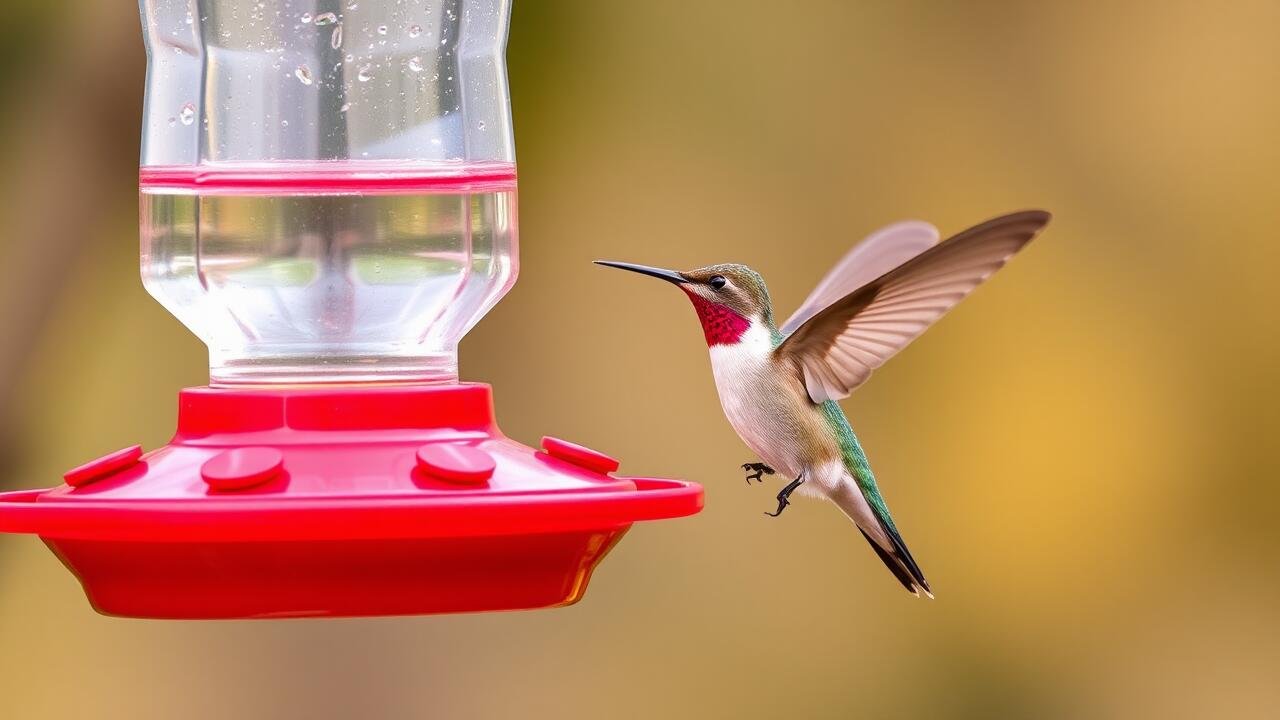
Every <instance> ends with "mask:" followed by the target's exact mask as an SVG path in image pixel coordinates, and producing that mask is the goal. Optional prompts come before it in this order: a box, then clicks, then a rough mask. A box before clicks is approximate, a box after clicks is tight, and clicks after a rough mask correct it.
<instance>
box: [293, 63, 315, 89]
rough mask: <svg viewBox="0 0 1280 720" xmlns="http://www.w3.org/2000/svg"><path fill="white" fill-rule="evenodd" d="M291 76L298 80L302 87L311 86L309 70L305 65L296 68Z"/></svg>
mask: <svg viewBox="0 0 1280 720" xmlns="http://www.w3.org/2000/svg"><path fill="white" fill-rule="evenodd" d="M293 75H294V77H296V78H298V80H299V81H300V82H301V83H302V84H303V85H310V84H311V68H309V67H307V66H306V65H299V66H298V68H297V69H296V70H294V71H293Z"/></svg>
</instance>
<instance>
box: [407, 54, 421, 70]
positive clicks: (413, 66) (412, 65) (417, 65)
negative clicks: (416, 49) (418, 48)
mask: <svg viewBox="0 0 1280 720" xmlns="http://www.w3.org/2000/svg"><path fill="white" fill-rule="evenodd" d="M409 69H410V70H412V71H414V72H416V73H417V72H422V58H420V57H418V56H417V55H414V56H413V57H411V58H409Z"/></svg>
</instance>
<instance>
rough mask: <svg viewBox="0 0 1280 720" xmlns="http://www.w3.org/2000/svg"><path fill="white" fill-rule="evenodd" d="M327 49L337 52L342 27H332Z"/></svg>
mask: <svg viewBox="0 0 1280 720" xmlns="http://www.w3.org/2000/svg"><path fill="white" fill-rule="evenodd" d="M329 47H331V48H333V49H334V50H337V49H338V48H340V47H342V25H341V24H338V25H335V26H333V34H332V35H330V36H329Z"/></svg>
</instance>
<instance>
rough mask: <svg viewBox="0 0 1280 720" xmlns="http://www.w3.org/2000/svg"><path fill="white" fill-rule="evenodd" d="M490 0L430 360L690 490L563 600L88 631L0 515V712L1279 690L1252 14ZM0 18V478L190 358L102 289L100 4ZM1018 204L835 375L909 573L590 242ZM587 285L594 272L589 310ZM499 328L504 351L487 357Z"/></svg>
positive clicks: (1105, 709)
mask: <svg viewBox="0 0 1280 720" xmlns="http://www.w3.org/2000/svg"><path fill="white" fill-rule="evenodd" d="M782 7H783V6H781V5H779V4H778V3H772V2H715V3H712V2H702V3H688V2H677V1H675V0H655V1H651V2H644V3H621V2H619V3H599V2H589V1H587V0H579V1H576V2H570V1H568V0H561V1H558V2H530V1H528V0H520V1H519V2H516V4H515V10H514V16H513V23H512V29H511V42H510V56H509V58H510V71H511V85H512V94H513V99H514V114H515V122H516V139H517V145H518V148H519V160H520V183H521V199H520V200H521V207H520V210H521V215H522V218H521V219H522V223H521V225H522V228H521V231H522V240H523V243H522V248H521V259H522V268H521V277H520V282H519V283H518V285H517V286H516V288H515V290H514V291H512V293H511V294H510V295H509V296H508V297H507V299H506V300H505V301H504V302H502V303H501V304H500V305H499V306H498V307H497V308H496V309H495V310H494V311H493V312H492V313H491V314H490V315H489V316H488V317H487V319H485V320H484V321H482V322H481V323H480V325H479V326H478V327H477V328H476V330H474V331H473V332H472V333H471V334H470V335H469V336H468V337H467V339H466V340H465V341H464V342H463V346H462V372H463V376H464V377H465V378H467V379H472V380H484V381H487V382H491V383H493V384H494V385H495V388H496V397H497V401H498V412H499V417H500V419H501V422H502V424H503V427H504V429H505V430H506V432H507V433H508V434H509V435H511V436H512V437H514V438H517V439H519V440H522V441H525V442H536V441H537V439H538V438H539V437H540V436H541V435H542V434H544V433H549V434H555V435H561V436H564V437H569V438H574V439H576V440H580V441H582V442H584V443H586V444H588V445H591V446H593V447H596V448H599V449H602V450H604V451H607V452H610V453H611V454H614V455H616V456H618V457H621V458H622V459H623V470H624V471H626V472H631V473H637V474H654V475H669V476H678V477H686V478H689V479H693V480H697V481H700V482H702V483H704V484H705V486H706V489H707V507H706V510H705V511H704V512H703V513H702V514H701V515H698V516H696V517H694V518H690V519H686V520H681V521H672V522H667V523H661V524H655V525H648V526H645V525H641V526H637V527H636V528H635V529H634V530H633V531H632V532H631V534H630V536H629V538H628V539H627V541H626V542H623V543H622V544H621V545H620V546H619V547H618V548H617V550H616V551H614V552H613V553H612V555H611V556H610V557H609V558H608V559H607V560H606V561H605V562H604V564H603V565H602V566H601V568H600V570H599V572H598V573H597V574H596V576H595V579H594V580H593V582H592V585H591V589H590V591H589V592H588V594H587V596H586V598H585V600H583V601H582V602H581V603H580V604H578V605H576V606H574V607H570V608H565V609H559V610H552V611H540V612H525V613H508V614H493V615H473V616H455V617H433V618H406V619H379V620H339V621H313V620H298V621H287V622H243V623H241V622H233V623H174V622H163V623H162V622H144V621H132V620H121V619H111V618H105V617H100V616H98V615H96V614H94V613H93V612H92V610H91V609H90V608H89V606H88V604H87V603H86V601H85V600H84V597H83V595H82V593H81V592H80V589H79V587H78V585H77V583H76V581H75V579H74V578H73V577H72V576H71V575H70V574H69V573H67V572H66V571H65V570H64V569H63V568H62V567H60V566H59V564H58V563H57V562H56V561H55V560H54V559H53V558H52V557H51V556H50V555H49V553H48V551H47V550H46V549H45V548H44V547H43V546H42V545H41V544H40V543H39V541H38V540H36V539H33V538H30V537H15V536H4V537H0V715H3V716H5V717H13V718H85V717H95V718H172V717H186V718H226V717H264V718H266V717H269V718H295V717H296V718H328V717H334V718H346V717H370V718H402V717H441V718H492V717H522V718H552V717H556V718H566V717H573V718H576V717H583V718H587V717H638V718H650V717H671V718H686V717H687V718H702V717H706V718H719V717H725V718H728V717H733V718H753V717H760V718H766V717H769V718H772V717H782V716H788V717H812V718H848V717H864V716H865V717H929V718H937V717H1000V718H1014V717H1034V718H1073V717H1088V718H1103V717H1133V716H1141V717H1147V716H1157V717H1187V718H1201V717H1209V716H1214V717H1274V716H1275V713H1276V711H1277V708H1278V707H1280V685H1277V684H1276V682H1275V678H1276V675H1277V671H1280V525H1278V524H1277V522H1276V520H1275V514H1276V510H1277V507H1278V506H1280V488H1278V487H1277V484H1276V482H1275V477H1276V471H1277V469H1278V467H1280V463H1278V462H1277V459H1276V454H1275V449H1276V447H1277V445H1276V441H1275V432H1276V431H1277V430H1278V429H1280V411H1278V410H1277V408H1278V407H1280V391H1278V385H1280V384H1278V383H1277V374H1276V368H1277V360H1280V333H1278V332H1277V330H1278V327H1277V321H1276V319H1275V315H1274V310H1275V308H1276V307H1277V306H1278V305H1280V283H1277V282H1276V281H1275V279H1274V274H1275V272H1276V268H1277V266H1278V261H1280V250H1278V249H1277V247H1278V246H1277V243H1276V232H1277V230H1278V229H1280V209H1278V208H1280V205H1278V204H1277V198H1280V181H1278V180H1277V177H1276V168H1277V167H1278V166H1280V149H1278V148H1280V145H1278V144H1277V142H1276V135H1275V133H1276V128H1277V127H1280V94H1278V93H1277V92H1276V87H1278V86H1280V44H1278V43H1276V42H1274V38H1273V33H1274V28H1276V27H1277V26H1278V25H1280V6H1277V5H1276V4H1275V3H1272V2H1237V3H1230V4H1229V5H1218V6H1214V7H1212V8H1211V7H1210V6H1208V5H1206V4H1204V3H1198V2H1183V1H1181V0H1176V1H1175V2H1170V3H1161V4H1158V5H1157V4H1152V3H1146V2H1115V3H1083V4H1077V3H1052V4H1050V3H1035V2H984V3H964V4H958V5H956V6H955V7H949V6H948V4H944V3H931V2H879V1H876V2H872V1H870V0H860V1H859V2H852V3H851V2H837V1H836V0H828V1H823V0H803V1H802V2H796V3H789V4H786V6H785V10H782ZM5 8H6V9H5V13H4V14H5V22H4V23H3V24H0V96H2V97H4V98H5V102H4V103H3V104H0V158H2V159H3V160H2V161H0V162H2V166H0V189H2V192H0V413H2V414H0V487H2V488H4V489H17V488H29V487H43V486H48V485H52V484H55V483H56V482H57V481H58V479H59V477H60V475H61V473H62V471H63V470H64V469H66V468H68V467H70V466H73V465H76V464H78V463H80V462H82V461H84V460H85V459H87V458H92V457H96V456H97V455H99V454H101V453H103V452H105V451H109V450H113V449H115V448H118V447H121V446H124V445H129V444H132V443H136V442H141V443H143V444H144V445H145V446H147V447H155V446H157V445H160V444H163V443H164V442H165V441H166V440H167V438H168V436H169V434H170V433H171V432H172V428H173V424H174V419H175V411H176V402H175V401H176V395H175V393H176V391H177V389H178V388H180V387H183V386H189V385H199V384H202V383H204V382H205V381H206V380H207V364H206V355H205V350H204V347H203V346H202V345H200V344H199V342H198V341H197V340H196V339H195V338H194V337H193V336H191V335H189V334H188V333H187V331H186V330H185V329H184V328H183V327H182V326H181V325H180V324H179V323H178V322H177V321H175V320H174V319H172V318H171V317H170V316H169V315H168V314H166V313H165V311H164V310H162V309H161V308H160V306H159V305H157V304H156V303H155V302H153V301H152V300H151V299H150V298H149V297H148V296H147V295H146V294H145V292H144V291H143V289H142V286H141V283H140V281H139V279H138V270H137V263H138V246H137V210H136V208H137V204H136V182H137V154H138V147H137V146H138V138H139V127H138V125H139V118H140V115H141V107H142V79H143V71H144V55H143V50H142V41H141V33H140V30H139V23H138V15H137V12H136V10H135V8H134V6H133V5H132V4H129V3H123V2H113V3H104V2H90V1H89V0H78V1H77V2H63V3H46V2H36V1H35V0H8V1H7V2H6V4H5ZM1024 207H1044V208H1048V209H1050V210H1052V211H1053V212H1054V213H1055V220H1054V222H1053V224H1052V225H1051V226H1050V228H1049V229H1048V231H1047V232H1046V233H1045V234H1044V235H1043V236H1042V237H1041V239H1040V240H1038V241H1037V242H1036V243H1034V244H1033V245H1031V246H1030V247H1029V248H1028V249H1027V251H1026V252H1024V253H1023V254H1021V255H1020V256H1019V257H1018V258H1017V259H1016V260H1015V261H1014V262H1013V263H1012V265H1011V266H1010V267H1009V268H1007V269H1006V270H1005V272H1003V273H1001V274H1000V275H999V276H998V277H997V278H996V279H994V280H993V281H992V282H991V283H989V284H988V285H987V286H986V287H984V288H983V289H982V290H980V291H979V292H977V293H976V294H975V295H974V296H973V297H972V298H970V299H969V300H968V301H966V302H965V303H964V304H963V305H962V306H961V307H960V308H958V309H957V310H956V311H955V312H954V313H952V314H951V315H950V316H948V317H947V319H945V320H944V321H943V322H942V323H940V324H939V325H938V326H937V327H935V328H934V329H932V330H931V331H930V332H929V333H928V334H927V335H926V336H925V337H924V338H923V339H922V340H920V341H919V342H917V343H915V344H914V345H913V346H912V347H911V348H910V349H908V350H907V351H905V352H904V353H902V354H901V355H900V356H899V357H897V358H896V359H895V360H894V361H893V362H892V363H890V364H889V365H887V366H886V367H885V368H884V369H882V370H881V371H879V372H878V373H877V374H876V376H875V378H874V379H873V380H872V382H870V383H869V384H868V385H866V386H865V387H864V388H863V389H861V390H860V391H859V392H858V393H857V394H856V396H855V397H853V398H852V399H850V400H849V401H847V402H846V403H845V407H846V410H847V411H848V413H849V415H850V418H851V420H852V421H853V424H854V426H855V428H856V429H857V430H858V432H859V434H860V436H861V438H862V440H863V443H864V445H865V446H866V448H867V450H868V452H869V454H870V456H871V459H872V463H873V465H874V467H875V468H876V470H877V474H878V475H879V477H880V478H881V483H882V485H883V486H884V488H885V491H886V494H887V497H888V499H889V501H890V504H891V505H892V507H893V508H894V511H895V515H896V517H897V519H898V521H899V525H900V527H901V528H902V529H903V532H904V534H905V536H906V537H907V538H908V540H909V542H910V544H911V548H912V550H913V552H914V553H915V555H916V557H917V559H919V561H920V563H921V565H922V566H923V567H924V569H925V571H926V572H927V573H928V576H929V578H930V581H931V582H932V583H933V586H934V589H935V590H936V592H937V594H938V599H937V600H936V601H934V602H927V601H917V600H913V599H912V598H910V597H909V596H907V595H905V594H904V593H903V592H902V590H901V588H899V587H898V586H897V584H896V583H895V582H894V581H893V579H892V578H891V577H890V576H889V575H888V573H887V572H885V570H884V568H883V567H882V566H881V565H880V563H879V561H878V560H877V559H876V558H875V557H874V556H873V555H872V553H870V552H869V550H868V548H867V547H866V544H865V542H864V541H863V540H862V538H860V537H858V535H857V533H856V532H854V531H853V529H852V528H851V527H850V526H849V524H848V522H847V521H846V520H845V519H844V518H843V517H842V516H841V515H840V514H839V513H838V512H836V511H835V510H834V509H833V508H830V507H824V506H822V505H818V504H816V503H812V502H807V503H799V504H797V505H796V506H795V507H793V508H792V509H791V510H790V511H789V512H788V513H787V514H786V515H785V516H784V517H783V518H782V519H781V520H779V521H773V520H770V519H768V518H764V517H763V516H762V515H761V512H762V511H763V510H766V509H770V508H771V507H772V505H773V501H772V498H773V495H774V493H775V492H776V488H775V487H773V486H772V485H770V486H767V487H750V488H748V487H747V486H746V485H744V483H743V480H742V473H741V471H740V470H739V469H738V465H739V464H741V463H743V462H747V461H750V460H754V458H753V457H752V456H751V455H750V453H749V452H748V451H747V450H746V448H745V447H744V446H742V445H741V443H740V442H739V441H738V439H737V438H736V436H735V435H734V434H733V432H732V430H731V429H730V428H729V426H728V425H727V423H726V422H725V421H724V419H723V416H722V414H721V410H720V407H719V403H718V401H717V399H716V395H715V390H714V387H713V385H712V381H711V377H710V373H709V367H708V361H707V358H706V351H705V349H704V347H703V343H702V337H701V331H700V330H699V328H698V325H697V322H696V320H695V318H694V315H693V313H692V312H691V311H690V308H689V307H688V303H687V302H686V301H685V300H684V299H683V298H682V297H681V296H680V294H679V293H676V292H672V291H671V290H670V288H668V287H666V286H663V285H661V284H659V283H651V282H646V281H643V280H641V279H639V278H635V277H631V276H623V275H620V274H617V273H611V272H605V271H603V270H598V269H596V268H593V267H592V266H591V265H590V264H589V263H590V260H592V259H594V258H597V257H608V258H614V259H620V260H630V261H635V262H644V263H649V264H655V265H664V266H672V267H693V266H698V265H702V264H707V263H711V262H721V261H738V262H745V263H748V264H750V265H752V266H754V267H756V268H757V269H759V270H761V271H762V272H763V273H764V275H765V276H766V277H767V278H768V280H769V282H770V288H771V290H772V292H773V295H774V299H775V301H776V303H777V304H778V305H779V306H780V307H781V308H783V311H782V315H785V314H787V313H788V312H789V311H790V309H791V308H793V307H794V306H795V305H796V304H798V303H799V301H800V300H801V299H802V298H803V297H804V296H805V294H807V292H808V291H809V289H810V288H811V287H812V285H813V284H814V283H815V282H816V281H817V280H818V278H819V277H820V276H821V275H822V273H823V272H824V271H825V270H826V269H827V268H828V267H829V265H830V264H831V263H832V262H833V261H834V260H835V259H836V258H837V257H838V256H839V255H840V254H841V253H842V252H844V251H845V250H846V249H847V248H848V247H849V246H850V245H851V244H853V243H854V242H855V241H856V240H858V239H859V238H861V237H862V236H863V235H864V234H866V233H867V232H869V231H871V230H872V229H874V228H876V227H878V226H880V225H883V224H885V223H888V222H891V221H894V220H899V219H903V218H908V217H920V218H922V219H926V220H929V221H931V222H933V223H935V224H936V225H938V226H939V227H940V228H941V229H942V231H943V233H944V235H945V234H948V233H950V232H954V231H957V230H960V229H962V228H963V227H966V226H968V225H970V224H973V223H975V222H978V221H980V220H983V219H985V218H988V217H990V216H993V215H996V214H999V213H1001V212H1004V211H1008V210H1013V209H1018V208H1024ZM588 300H589V302H588ZM513 347H514V348H520V351H519V352H518V353H513V352H511V349H512V348H513Z"/></svg>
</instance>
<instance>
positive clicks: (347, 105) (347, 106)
mask: <svg viewBox="0 0 1280 720" xmlns="http://www.w3.org/2000/svg"><path fill="white" fill-rule="evenodd" d="M350 109H351V103H342V107H340V108H338V112H346V111H348V110H350Z"/></svg>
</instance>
